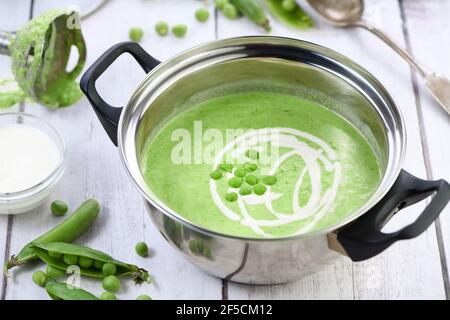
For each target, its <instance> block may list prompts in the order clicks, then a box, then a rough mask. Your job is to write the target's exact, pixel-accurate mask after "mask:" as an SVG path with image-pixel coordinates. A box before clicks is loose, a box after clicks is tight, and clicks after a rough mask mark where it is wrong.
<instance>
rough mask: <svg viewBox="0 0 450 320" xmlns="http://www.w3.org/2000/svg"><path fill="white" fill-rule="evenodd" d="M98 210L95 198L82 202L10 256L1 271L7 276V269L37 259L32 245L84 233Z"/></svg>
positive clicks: (63, 240) (70, 238) (67, 239)
mask: <svg viewBox="0 0 450 320" xmlns="http://www.w3.org/2000/svg"><path fill="white" fill-rule="evenodd" d="M99 212H100V204H99V203H98V202H97V200H95V199H89V200H86V201H85V202H83V203H82V204H81V205H80V207H78V209H77V210H75V211H74V213H72V215H70V217H68V218H67V219H65V220H64V221H63V222H61V223H60V224H59V225H57V226H56V227H54V228H53V229H51V230H50V231H48V232H47V233H45V234H43V235H42V236H40V237H38V238H36V239H35V240H33V241H32V242H30V243H28V244H27V245H25V247H23V249H22V250H21V251H20V252H19V254H17V255H13V256H11V258H10V259H9V260H8V262H7V263H6V264H5V265H4V266H3V272H4V274H5V275H6V276H8V270H9V269H11V268H14V267H18V266H21V265H23V264H25V263H26V262H27V261H32V260H37V259H38V256H37V255H36V253H35V252H34V250H33V248H32V246H33V245H36V244H45V243H51V242H72V241H75V240H76V239H77V238H79V237H80V236H81V235H82V234H83V233H85V232H86V231H87V230H88V229H89V228H90V227H91V226H92V224H93V223H94V221H95V219H96V218H97V217H98V214H99Z"/></svg>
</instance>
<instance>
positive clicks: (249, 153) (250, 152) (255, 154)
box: [245, 150, 259, 160]
mask: <svg viewBox="0 0 450 320" xmlns="http://www.w3.org/2000/svg"><path fill="white" fill-rule="evenodd" d="M245 156H246V157H247V158H249V159H252V160H258V159H259V152H258V151H256V150H247V151H246V152H245Z"/></svg>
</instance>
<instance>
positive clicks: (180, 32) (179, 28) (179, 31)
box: [172, 24, 188, 38]
mask: <svg viewBox="0 0 450 320" xmlns="http://www.w3.org/2000/svg"><path fill="white" fill-rule="evenodd" d="M187 30H188V27H187V25H185V24H177V25H174V26H173V27H172V33H173V34H174V35H175V37H177V38H183V37H184V36H185V35H186V33H187Z"/></svg>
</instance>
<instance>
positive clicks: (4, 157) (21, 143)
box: [0, 124, 61, 193]
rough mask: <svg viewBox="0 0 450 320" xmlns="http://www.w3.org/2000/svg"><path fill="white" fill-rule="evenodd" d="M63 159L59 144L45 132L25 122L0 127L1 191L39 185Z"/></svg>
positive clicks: (18, 189) (15, 190)
mask: <svg viewBox="0 0 450 320" xmlns="http://www.w3.org/2000/svg"><path fill="white" fill-rule="evenodd" d="M60 162H61V154H60V152H59V150H58V146H57V145H56V143H55V142H54V141H53V140H52V139H51V138H50V136H49V135H48V134H46V133H45V132H43V131H41V130H39V129H36V128H34V127H31V126H27V125H23V124H5V125H1V126H0V193H13V192H18V191H24V190H27V189H29V188H31V187H34V186H36V185H38V184H39V183H41V182H43V181H44V180H45V179H46V178H48V177H49V176H50V175H51V173H53V172H54V171H55V169H56V168H57V167H58V165H59V164H60Z"/></svg>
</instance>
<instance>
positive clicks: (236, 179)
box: [228, 177, 242, 188]
mask: <svg viewBox="0 0 450 320" xmlns="http://www.w3.org/2000/svg"><path fill="white" fill-rule="evenodd" d="M228 185H229V186H230V187H232V188H239V187H240V186H241V185H242V178H239V177H233V178H231V179H230V180H229V181H228Z"/></svg>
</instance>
